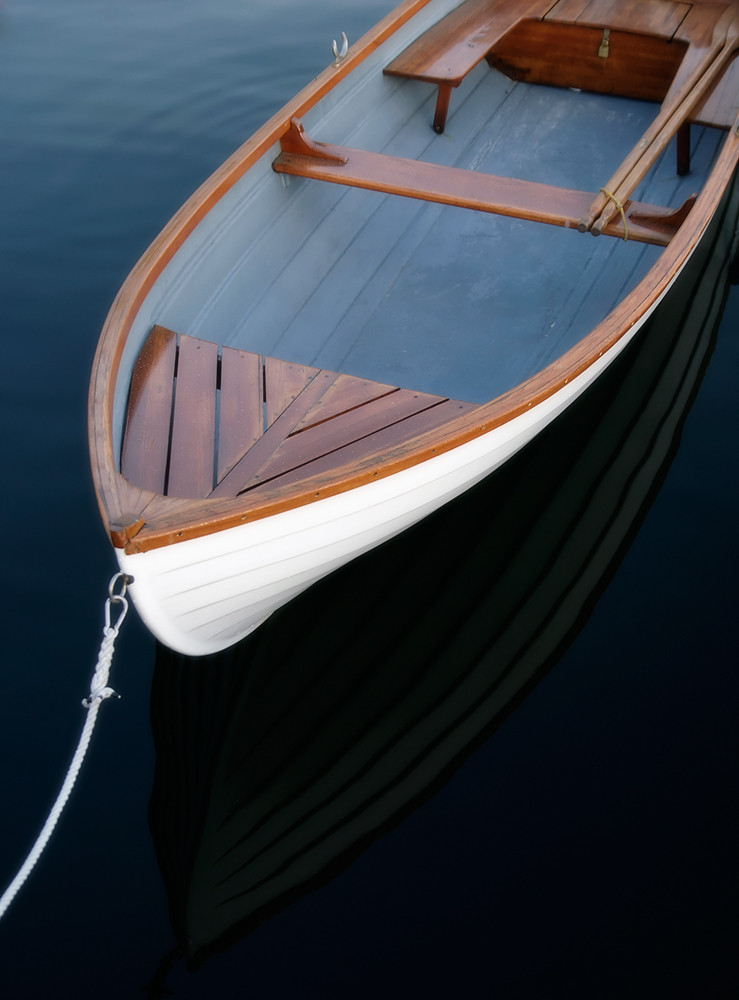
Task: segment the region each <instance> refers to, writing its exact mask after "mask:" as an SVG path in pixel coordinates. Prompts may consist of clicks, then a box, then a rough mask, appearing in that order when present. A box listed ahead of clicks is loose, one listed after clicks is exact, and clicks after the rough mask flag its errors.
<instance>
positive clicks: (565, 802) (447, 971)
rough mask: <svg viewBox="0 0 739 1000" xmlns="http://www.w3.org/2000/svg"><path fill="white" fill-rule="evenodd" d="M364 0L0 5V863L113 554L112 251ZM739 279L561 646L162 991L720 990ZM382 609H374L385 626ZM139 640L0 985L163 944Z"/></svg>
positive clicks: (46, 977) (728, 840)
mask: <svg viewBox="0 0 739 1000" xmlns="http://www.w3.org/2000/svg"><path fill="white" fill-rule="evenodd" d="M389 7H390V5H389V4H387V3H384V2H382V3H381V2H374V3H371V2H366V3H354V4H343V5H340V4H338V3H327V2H323V0H320V2H319V3H316V4H311V5H309V4H307V3H302V4H301V3H298V2H295V0H277V2H272V3H270V4H266V3H262V2H260V3H249V2H243V3H239V2H236V0H210V2H209V3H207V4H206V3H204V2H202V3H198V2H195V0H118V2H116V3H113V2H107V0H77V2H73V0H56V2H52V0H23V2H21V0H6V2H5V4H4V6H3V7H2V9H0V179H1V181H2V183H1V184H0V283H1V286H2V309H1V312H0V317H1V320H0V322H1V324H2V326H1V332H2V347H3V364H2V366H0V377H1V378H2V393H1V396H0V401H1V402H0V405H1V407H2V410H1V412H2V426H3V432H4V433H3V441H4V455H5V463H4V465H5V472H6V475H5V479H4V482H5V489H4V490H3V499H2V502H3V512H2V514H3V516H2V524H3V527H4V530H3V533H2V577H1V580H2V582H1V586H2V598H1V603H0V607H2V610H3V622H4V627H3V629H2V632H1V633H0V643H1V644H2V652H1V657H0V662H1V663H2V674H1V675H0V676H1V681H0V683H2V698H1V699H0V711H1V712H2V726H1V727H0V731H1V732H2V751H1V759H2V761H3V764H4V766H3V768H2V772H1V776H0V780H1V781H2V788H1V790H0V792H1V794H2V801H3V804H4V805H3V814H4V821H3V823H2V827H1V828H0V868H1V869H2V881H3V883H6V882H7V881H9V880H10V878H11V877H12V874H13V873H14V872H15V870H16V868H17V866H18V865H19V864H20V862H21V860H22V859H23V857H24V855H25V852H26V851H27V849H28V847H29V846H30V843H31V842H32V840H33V838H34V837H35V835H36V833H37V831H38V829H39V828H40V825H41V823H42V822H43V818H44V817H45V814H46V810H47V809H48V807H49V806H50V804H51V802H52V801H53V798H54V796H55V794H56V791H57V789H58V786H59V784H60V782H61V780H62V777H63V774H64V772H65V770H66V767H67V764H68V761H69V758H70V756H71V753H72V751H73V749H74V746H75V745H76V741H77V738H78V735H79V729H80V726H81V724H82V714H83V713H82V710H81V708H80V707H79V700H80V699H81V698H82V697H83V696H84V694H85V693H86V691H87V689H88V686H89V678H90V674H91V670H92V665H93V663H94V659H95V655H96V652H97V647H98V643H99V638H100V628H101V610H102V599H103V595H104V591H105V586H106V584H107V580H108V579H109V577H110V575H111V573H112V572H113V570H114V558H113V555H112V552H111V550H110V548H109V546H108V542H107V540H106V539H105V537H104V535H103V532H102V528H101V526H100V524H99V518H98V515H97V511H96V508H95V501H94V497H93V495H92V490H91V487H90V476H89V471H88V460H87V445H86V426H85V420H86V392H87V380H88V376H89V369H90V364H91V360H92V355H93V352H94V348H95V343H96V340H97V334H98V331H99V328H100V326H101V324H102V322H103V320H104V317H105V314H106V312H107V309H108V307H109V305H110V303H111V301H112V299H113V297H114V295H115V293H116V291H117V288H118V286H119V285H120V283H121V281H122V280H123V278H124V277H125V275H126V273H127V271H128V269H129V268H130V267H131V266H132V264H133V263H134V262H135V260H136V258H137V257H138V255H139V254H140V253H141V252H142V251H143V250H144V249H145V247H146V246H147V244H148V243H149V241H150V240H151V239H152V238H153V237H154V236H155V235H156V233H157V232H158V230H159V229H160V228H161V226H162V225H163V224H164V222H166V220H167V219H168V218H169V217H170V216H171V214H172V213H173V212H174V211H175V210H176V209H177V208H178V207H179V205H180V204H181V203H182V201H183V200H184V199H185V198H186V197H187V195H189V194H190V193H191V191H192V190H193V189H194V188H195V187H196V186H197V184H198V183H199V182H200V181H201V180H203V179H204V178H205V177H207V176H208V174H209V173H210V172H211V171H212V170H213V169H214V168H215V167H216V166H217V165H218V164H219V163H220V162H221V161H222V160H223V159H224V158H225V157H226V156H227V155H228V154H229V153H230V152H231V151H232V150H233V149H234V148H235V147H236V146H237V145H238V144H239V143H240V142H241V141H242V140H243V139H244V138H245V137H247V136H248V135H249V134H250V133H251V132H252V131H253V130H254V128H256V127H257V126H258V125H259V124H261V123H262V122H263V121H264V120H265V119H266V118H267V117H268V116H269V114H271V113H272V112H273V111H274V110H276V109H277V108H278V107H280V106H281V104H283V103H284V101H285V100H286V99H287V98H288V97H290V96H291V95H292V94H294V93H295V91H296V90H297V89H298V88H299V87H300V86H301V85H303V84H304V83H305V82H307V81H308V80H309V79H310V78H311V77H312V76H314V75H315V74H316V73H317V72H318V71H319V70H320V69H321V68H322V67H323V66H324V65H325V64H326V63H327V62H328V61H329V60H330V41H331V38H332V37H337V36H338V35H339V33H340V32H341V30H342V29H343V30H346V31H347V34H348V35H349V37H350V39H356V38H357V37H358V35H359V34H361V32H362V31H364V30H366V29H367V28H368V27H369V26H371V25H372V24H373V23H374V22H375V21H376V20H378V18H379V17H380V16H382V15H383V14H384V13H386V11H387V10H388V9H389ZM738 324H739V297H737V295H736V290H734V292H733V293H732V295H731V296H730V298H729V301H728V305H727V309H726V312H725V314H724V319H723V322H722V325H721V330H720V332H719V337H718V342H717V346H716V349H715V352H714V354H713V358H712V361H711V364H710V367H709V368H708V371H707V373H706V376H705V378H704V380H703V385H702V388H701V390H700V393H699V395H698V398H697V400H696V402H695V404H694V406H693V408H692V411H691V413H690V415H689V418H688V420H687V423H686V425H685V428H684V431H683V435H682V444H681V446H680V450H679V452H678V453H677V456H676V457H675V459H674V461H673V463H672V466H671V469H670V471H669V474H668V476H667V478H666V481H665V483H664V485H663V487H662V489H661V491H660V493H659V495H658V496H657V498H656V500H655V501H654V503H653V505H652V507H651V509H650V510H649V513H648V515H647V516H646V519H645V521H644V524H643V526H642V528H641V530H640V532H639V534H638V536H637V538H636V540H635V541H634V543H633V545H632V546H631V548H630V550H629V551H628V553H627V555H626V556H625V558H624V559H623V562H622V564H621V566H620V568H619V569H618V572H617V573H616V575H615V578H614V579H613V581H612V582H611V584H610V586H609V588H608V589H607V591H606V592H605V594H604V595H603V596H602V598H601V599H600V601H599V603H598V605H597V607H596V609H595V611H594V613H593V615H592V617H591V619H590V620H589V622H588V623H587V625H586V627H585V628H584V629H583V631H582V632H581V633H580V634H579V636H578V637H577V638H576V639H575V641H574V642H573V644H572V645H571V647H570V648H569V650H568V651H567V652H566V654H565V655H564V657H563V658H562V659H561V660H560V662H559V663H558V664H557V665H556V667H555V668H554V669H553V670H552V671H551V672H550V673H549V674H548V675H547V676H546V678H545V679H544V680H543V681H542V682H541V683H540V684H539V685H538V687H536V688H535V690H534V691H533V692H532V693H531V694H530V696H529V697H528V698H527V700H526V701H525V702H524V703H523V704H522V705H521V706H520V707H519V708H518V709H517V711H516V712H515V713H514V714H513V715H512V716H511V717H510V718H509V719H508V720H507V721H506V722H505V724H504V725H503V726H502V727H501V728H500V729H499V730H498V731H497V732H496V733H495V735H494V736H493V737H492V738H491V739H490V740H489V741H488V742H487V743H485V744H484V746H483V747H481V748H480V749H479V750H478V751H477V752H476V753H475V754H473V755H472V756H471V757H470V758H469V759H468V760H467V762H466V763H465V764H464V765H463V766H462V767H461V768H460V770H459V771H458V772H457V773H456V775H455V776H454V778H453V779H452V780H451V781H450V782H449V783H448V784H447V785H446V786H445V787H444V788H443V789H442V790H441V791H440V792H439V793H438V794H437V795H436V796H435V797H433V798H432V799H430V800H429V801H428V802H427V803H426V804H425V805H423V806H422V807H421V808H420V809H418V810H417V811H416V812H414V813H413V815H411V816H410V818H409V819H407V820H406V821H405V822H404V823H403V824H402V825H400V826H398V827H397V828H396V829H394V830H393V831H392V832H390V833H389V834H388V835H387V836H385V837H384V838H383V839H382V840H380V841H378V842H376V843H375V844H374V845H373V846H372V847H370V848H369V849H368V850H367V851H366V852H365V853H364V854H363V855H362V856H361V857H360V858H359V859H358V860H357V861H356V862H355V863H354V864H353V865H352V866H350V867H349V868H348V869H347V870H346V871H345V872H344V873H343V874H341V875H340V876H339V877H338V878H337V879H336V880H334V881H333V882H331V883H330V884H329V885H327V886H326V887H324V888H322V889H321V890H319V891H318V892H316V893H314V894H312V895H310V896H306V897H305V898H303V899H302V900H300V901H299V902H297V903H296V904H295V905H293V906H292V907H291V908H289V909H288V910H286V911H284V912H283V913H282V914H281V915H279V916H277V917H275V918H274V919H272V920H271V921H269V922H268V923H266V924H264V925H263V926H262V927H261V928H259V929H258V930H257V931H255V932H254V933H252V934H251V935H250V936H249V937H247V938H245V939H244V940H242V941H241V942H240V943H238V944H236V945H235V946H234V947H233V948H231V949H230V950H228V951H226V952H224V953H223V954H221V955H219V956H216V957H215V958H213V959H211V960H210V961H208V962H206V963H205V964H204V965H203V966H202V968H201V969H200V970H199V971H198V972H196V973H187V972H186V971H185V969H184V966H183V965H182V964H181V963H180V965H178V966H177V967H176V968H175V970H174V971H173V973H172V975H171V976H170V977H169V979H168V981H167V982H168V986H169V988H170V989H172V990H174V991H175V993H176V995H177V996H180V997H199V998H200V997H226V996H245V997H246V996H249V997H252V996H253V997H265V998H271V997H316V998H318V997H320V998H323V997H337V998H338V997H341V998H344V997H368V998H369V997H373V998H374V997H377V996H381V995H385V996H389V997H401V996H402V997H405V996H413V997H415V996H419V997H420V996H423V997H426V996H428V997H437V996H438V997H447V996H452V995H454V996H462V997H493V996H499V997H504V998H507V997H548V996H557V997H559V996H562V997H565V996H566V997H614V998H615V997H619V998H621V997H649V998H651V997H670V998H672V997H686V998H692V997H733V996H735V995H736V993H737V987H738V986H739V955H738V954H737V945H736V941H737V930H738V928H737V922H738V921H737V908H736V898H737V890H738V889H739V871H738V870H737V852H736V843H737V835H738V834H739V830H738V829H737V818H738V811H737V806H736V787H737V770H738V768H737V763H738V760H739V755H738V754H737V727H736V711H737V704H738V702H739V699H738V697H737V695H738V694H739V690H738V688H739V683H738V679H737V669H736V668H737V653H736V618H737V616H736V611H735V607H736V600H737V590H738V588H737V580H736V566H737V560H738V557H739V552H738V551H737V550H738V548H739V546H738V544H737V531H736V522H735V513H736V510H737V494H738V492H739V482H738V480H737V434H738V431H739V420H738V419H737V406H736V391H735V386H736V382H737V377H738V376H739V341H738V338H737V332H738V331H737V326H738ZM382 627H383V623H382V622H381V621H379V622H378V629H381V628H382ZM153 668H154V643H153V641H152V640H151V638H150V637H149V636H148V634H147V633H146V632H145V630H144V629H143V628H142V627H141V626H140V625H139V623H138V622H137V620H136V619H135V617H132V620H131V621H130V622H128V623H127V624H126V628H125V630H124V634H123V636H122V638H121V640H120V642H119V649H118V654H117V657H116V661H115V663H114V676H113V683H114V685H115V686H116V688H117V689H118V690H119V691H120V692H121V693H122V694H123V698H122V699H121V701H120V702H115V703H113V702H110V703H108V704H106V705H104V706H103V709H102V711H101V719H100V728H99V731H98V732H97V733H96V735H95V738H94V741H93V746H92V751H91V756H90V759H89V760H88V761H87V762H86V764H85V768H84V771H83V774H82V777H81V780H80V782H79V785H78V787H77V789H76V790H75V794H74V797H73V799H72V801H71V804H70V805H69V807H68V811H67V813H66V814H65V816H64V818H63V819H62V821H61V823H60V825H59V828H58V830H57V833H56V835H55V837H54V839H53V841H52V844H51V846H50V848H49V849H48V853H47V854H46V855H45V856H44V859H43V860H42V862H41V863H40V864H39V867H38V868H37V870H36V871H35V872H34V874H33V875H32V877H31V879H30V880H29V882H28V883H27V885H26V886H25V888H24V889H23V890H22V893H21V895H20V896H19V897H18V898H17V900H16V901H15V902H14V904H13V906H12V908H11V910H10V911H9V912H8V914H7V915H6V917H5V918H4V920H3V922H2V926H1V927H0V950H1V953H2V958H1V961H2V971H1V973H0V977H1V978H2V983H3V986H4V995H7V996H9V997H33V998H35V997H56V996H60V997H67V996H69V997H75V998H78V997H79V998H84V997H101V996H104V997H111V998H115V997H133V996H140V995H142V994H141V993H140V987H141V986H143V985H144V984H145V983H146V982H148V981H149V979H150V978H151V976H152V974H153V972H154V970H155V969H156V967H157V965H158V963H159V961H160V959H161V958H162V956H163V955H164V954H165V953H166V952H167V951H169V950H170V949H171V948H172V947H173V945H174V943H175V939H174V934H173V931H172V928H171V925H170V922H169V917H168V912H167V902H166V898H165V893H164V888H163V883H162V880H161V878H160V874H159V871H158V868H157V863H156V860H155V855H154V849H153V846H152V840H151V835H150V832H149V828H148V825H147V805H148V800H149V796H150V793H151V788H152V781H153V775H154V748H153V742H152V735H151V729H150V723H149V692H150V686H151V679H152V672H153Z"/></svg>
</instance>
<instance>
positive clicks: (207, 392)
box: [167, 335, 218, 498]
mask: <svg viewBox="0 0 739 1000" xmlns="http://www.w3.org/2000/svg"><path fill="white" fill-rule="evenodd" d="M217 369H218V347H217V345H216V344H211V343H210V342H209V341H207V340H196V338H195V337H187V336H184V335H183V336H181V337H180V354H179V360H178V362H177V386H176V389H175V400H174V414H173V417H172V447H171V450H170V456H169V476H168V479H167V494H168V495H169V496H173V497H193V498H196V497H206V496H207V495H208V494H209V493H210V491H211V490H212V489H213V460H214V454H215V437H216V435H215V431H216V375H217Z"/></svg>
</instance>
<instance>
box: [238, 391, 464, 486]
mask: <svg viewBox="0 0 739 1000" xmlns="http://www.w3.org/2000/svg"><path fill="white" fill-rule="evenodd" d="M444 402H446V399H445V398H444V396H432V395H430V394H429V393H424V392H412V391H411V390H410V389H398V391H397V392H393V393H391V394H390V395H389V396H383V397H382V398H380V399H376V400H373V401H372V402H371V403H367V404H365V405H364V406H360V407H358V408H357V409H355V410H350V411H349V412H348V413H344V414H342V416H341V417H337V418H336V419H334V420H331V421H329V422H328V423H322V424H318V425H315V426H313V427H311V428H309V429H307V430H304V431H302V433H300V434H296V435H294V436H293V437H289V438H287V440H285V441H283V442H282V444H280V445H279V447H277V448H276V449H275V450H274V452H273V453H272V455H270V457H269V459H268V460H267V461H266V462H264V463H263V464H262V465H260V466H259V468H258V469H255V471H254V475H253V476H252V477H251V478H250V479H249V480H248V481H247V482H245V483H244V486H243V487H242V489H248V488H250V487H251V486H256V485H258V484H259V483H263V482H266V481H267V480H268V479H274V478H275V477H276V476H279V475H282V474H283V473H285V472H288V471H290V469H296V468H299V467H300V466H303V465H306V464H307V463H308V462H312V461H314V460H315V459H317V458H322V457H323V456H324V455H328V454H330V453H331V452H332V451H337V450H338V449H339V448H343V447H345V446H346V445H348V444H351V443H353V442H354V441H359V440H361V439H362V438H364V437H367V436H368V435H370V434H374V433H376V432H377V431H379V430H383V429H384V428H385V427H390V426H391V425H393V424H396V423H398V422H400V421H403V420H405V418H406V417H409V416H413V414H414V413H420V412H421V411H423V410H428V409H430V408H431V407H433V406H438V405H439V404H440V403H444Z"/></svg>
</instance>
